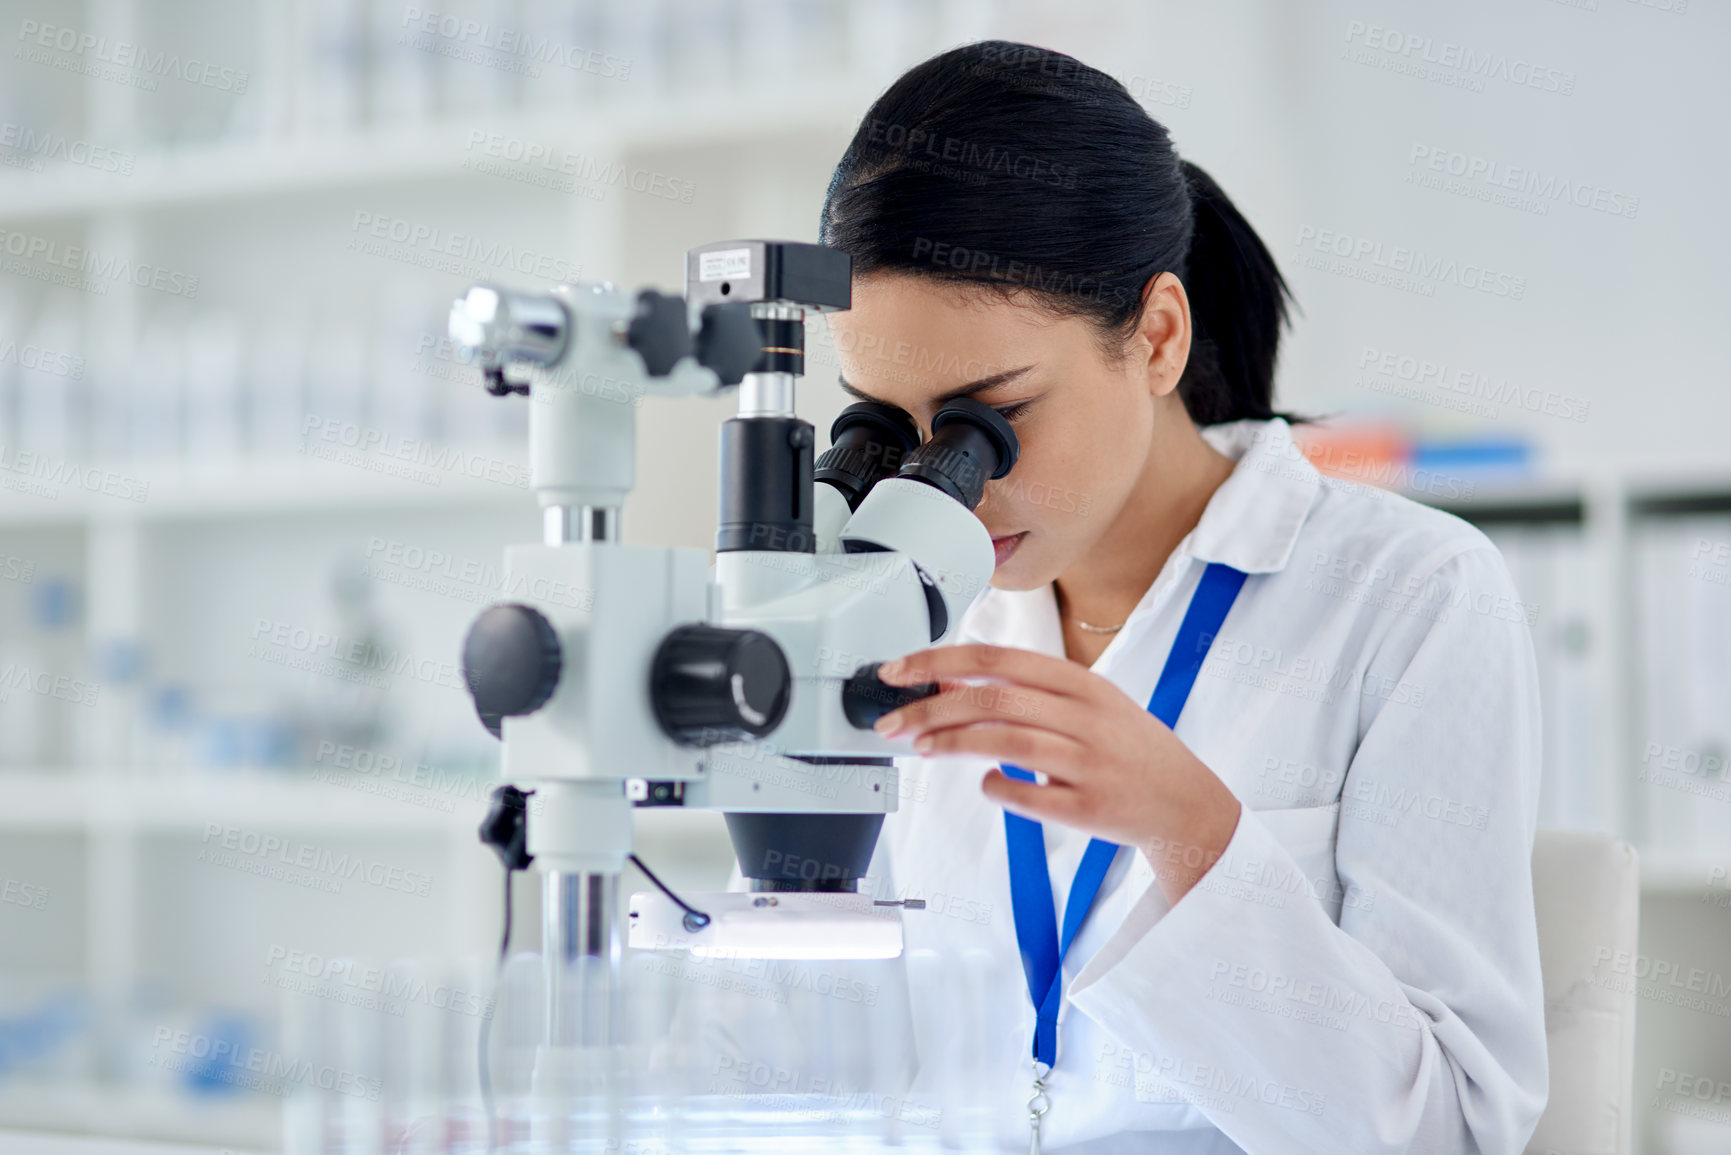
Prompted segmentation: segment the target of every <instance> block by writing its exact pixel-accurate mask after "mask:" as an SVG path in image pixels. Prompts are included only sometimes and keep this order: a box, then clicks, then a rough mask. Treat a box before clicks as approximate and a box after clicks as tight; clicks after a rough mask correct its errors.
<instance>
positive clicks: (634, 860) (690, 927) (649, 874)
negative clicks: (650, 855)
mask: <svg viewBox="0 0 1731 1155" xmlns="http://www.w3.org/2000/svg"><path fill="white" fill-rule="evenodd" d="M626 857H628V858H630V859H631V865H633V866H635V867H636V868H637V869H638V870H641V871H642V872H643V876H644V877H645V878H647V879H648V880H649V881H650V882H653V883H654V884H655V889H657V890H659V891H660V892H661V893H662V894H665V895H666V896H667V897H668V898H670V899H672V900H673V903H674V905H676V906H678V907H679V909H680V910H683V911H684V912H685V918H684V920H683V921H684V923H685V929H686V931H687V932H689V933H691V934H696V933H697V932H698V931H700V930H702V929H703V928H704V927H706V926H708V925H709V916H708V915H707V914H704V913H703V912H702V911H701V910H698V909H697V908H696V907H694V906H687V905H686V903H685V901H684V900H683V899H681V898H680V897H679V896H678V895H677V894H674V893H673V892H672V891H671V890H669V889H668V888H667V884H666V883H665V882H662V881H661V880H660V879H659V878H656V877H655V872H654V871H652V870H650V869H649V868H648V867H647V866H644V865H643V860H642V859H641V858H639V857H637V856H636V855H635V854H631V855H627V856H626Z"/></svg>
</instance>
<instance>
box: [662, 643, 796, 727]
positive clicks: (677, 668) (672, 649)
mask: <svg viewBox="0 0 1731 1155" xmlns="http://www.w3.org/2000/svg"><path fill="white" fill-rule="evenodd" d="M792 695H793V671H792V670H791V669H789V667H788V664H787V657H786V655H784V654H783V653H782V652H781V647H780V646H778V645H777V644H776V642H775V639H774V638H772V637H770V636H769V635H768V634H764V633H759V632H758V631H757V630H730V629H724V628H722V627H719V626H705V625H695V624H694V625H685V626H680V627H678V628H677V629H675V630H674V631H673V632H672V633H670V634H668V635H667V637H665V638H663V639H662V641H661V645H660V646H659V647H658V648H657V649H656V651H655V657H654V659H653V660H652V661H651V662H650V667H649V701H650V703H651V705H652V707H653V708H654V710H655V720H656V721H657V722H659V723H660V724H661V729H662V730H663V731H664V732H665V733H666V734H667V736H668V737H669V738H672V739H673V740H674V741H675V742H678V743H679V744H680V745H682V746H714V745H716V744H717V743H720V742H743V741H747V740H749V739H752V738H762V737H763V736H764V735H766V734H769V733H771V732H772V731H774V729H775V728H776V727H777V726H779V725H781V720H782V718H783V716H785V715H786V714H787V703H788V699H789V698H791V697H792Z"/></svg>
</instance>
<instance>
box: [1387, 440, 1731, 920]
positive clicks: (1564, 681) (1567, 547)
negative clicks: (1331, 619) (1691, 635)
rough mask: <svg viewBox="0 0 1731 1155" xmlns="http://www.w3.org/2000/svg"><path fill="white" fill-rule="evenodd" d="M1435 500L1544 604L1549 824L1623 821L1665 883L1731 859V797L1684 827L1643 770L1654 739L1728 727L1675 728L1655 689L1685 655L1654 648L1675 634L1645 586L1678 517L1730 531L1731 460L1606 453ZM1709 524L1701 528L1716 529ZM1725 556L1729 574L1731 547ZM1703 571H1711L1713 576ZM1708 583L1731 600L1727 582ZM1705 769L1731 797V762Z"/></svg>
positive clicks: (1669, 644)
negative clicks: (1580, 465)
mask: <svg viewBox="0 0 1731 1155" xmlns="http://www.w3.org/2000/svg"><path fill="white" fill-rule="evenodd" d="M1412 496H1415V497H1417V498H1419V499H1421V500H1423V497H1422V495H1416V494H1415V495H1412ZM1431 503H1432V504H1435V505H1438V506H1439V507H1440V508H1444V509H1447V510H1448V511H1449V512H1451V513H1454V514H1456V515H1457V516H1459V517H1461V518H1463V519H1465V520H1467V521H1469V522H1472V523H1473V524H1475V525H1477V526H1479V527H1480V528H1482V529H1484V530H1485V532H1486V533H1487V534H1488V535H1489V536H1490V537H1491V538H1492V540H1493V541H1495V542H1496V543H1497V545H1498V547H1499V549H1501V550H1502V551H1503V553H1504V556H1505V557H1506V558H1507V559H1508V560H1509V562H1510V567H1511V570H1512V571H1513V573H1514V576H1515V580H1516V584H1517V586H1518V587H1519V588H1520V590H1521V593H1522V596H1523V598H1525V599H1528V600H1529V601H1530V602H1531V603H1532V604H1533V605H1534V607H1535V609H1536V615H1535V616H1536V620H1535V622H1534V626H1533V628H1534V641H1535V649H1536V651H1537V653H1538V657H1539V664H1540V677H1541V687H1542V692H1543V694H1544V701H1545V706H1546V711H1547V718H1546V732H1545V742H1546V747H1547V760H1546V781H1545V783H1544V788H1543V791H1542V794H1541V803H1540V805H1541V814H1540V819H1539V821H1540V824H1541V825H1556V826H1580V827H1586V828H1595V829H1603V830H1611V831H1614V832H1616V833H1617V834H1619V835H1620V836H1621V837H1623V838H1625V839H1627V840H1628V841H1630V842H1631V843H1633V844H1634V845H1635V846H1636V847H1637V849H1639V850H1640V852H1641V854H1642V858H1643V861H1642V875H1643V881H1644V885H1645V886H1647V887H1648V888H1649V889H1651V890H1652V891H1654V892H1656V893H1675V892H1678V891H1685V890H1691V889H1692V890H1695V891H1700V890H1702V889H1704V888H1705V887H1706V886H1707V885H1708V879H1709V872H1710V871H1712V870H1713V869H1714V868H1715V867H1718V868H1720V869H1721V870H1723V868H1724V867H1725V866H1726V865H1727V864H1731V824H1727V823H1726V822H1724V821H1722V820H1719V819H1723V818H1725V817H1727V816H1731V806H1726V805H1723V804H1721V805H1720V806H1718V807H1715V806H1712V805H1711V801H1710V800H1709V801H1708V802H1707V803H1705V804H1704V805H1705V806H1706V812H1705V815H1704V816H1703V819H1702V821H1701V822H1700V823H1699V824H1698V826H1696V827H1694V828H1680V827H1679V825H1678V823H1677V821H1676V819H1677V815H1676V814H1674V813H1668V812H1667V807H1666V805H1665V803H1666V801H1667V798H1668V795H1669V793H1675V791H1671V790H1669V788H1668V787H1666V786H1664V785H1660V784H1655V783H1653V782H1652V781H1650V780H1643V778H1642V776H1641V774H1640V771H1641V769H1642V768H1643V766H1644V764H1645V761H1646V760H1647V751H1648V749H1649V745H1650V744H1651V743H1656V742H1657V743H1661V744H1667V743H1670V744H1675V743H1681V744H1682V746H1684V747H1686V748H1688V749H1689V750H1691V751H1693V752H1695V753H1711V752H1712V751H1713V750H1714V749H1723V748H1724V746H1723V745H1716V743H1725V742H1727V741H1728V740H1731V738H1728V736H1727V735H1726V733H1725V730H1724V729H1723V728H1722V727H1720V728H1716V727H1714V726H1712V725H1710V724H1707V723H1705V722H1698V723H1696V724H1697V725H1698V726H1699V725H1706V727H1707V728H1706V731H1704V732H1699V733H1696V734H1694V735H1693V736H1690V735H1688V734H1679V733H1678V732H1677V723H1676V720H1675V719H1674V718H1672V717H1669V716H1667V715H1666V713H1665V710H1664V706H1665V703H1664V702H1662V701H1661V700H1660V699H1661V698H1663V697H1664V696H1665V695H1667V694H1668V693H1669V692H1670V690H1672V689H1674V688H1675V687H1665V686H1663V685H1662V684H1661V682H1660V679H1661V677H1662V672H1663V671H1664V670H1665V669H1666V668H1667V667H1669V668H1672V669H1673V670H1674V669H1675V668H1676V658H1675V657H1674V656H1665V655H1662V654H1659V653H1656V652H1655V648H1658V649H1659V650H1664V651H1667V653H1669V651H1670V650H1674V649H1675V647H1676V644H1677V639H1676V638H1661V637H1656V636H1655V634H1654V629H1655V626H1656V625H1659V624H1660V623H1657V622H1655V620H1654V619H1653V615H1652V612H1651V611H1652V608H1653V606H1654V605H1655V604H1660V605H1663V604H1665V603H1666V601H1667V594H1666V593H1665V592H1664V591H1655V590H1654V589H1652V588H1650V586H1651V577H1652V574H1651V573H1647V574H1644V573H1643V567H1644V566H1645V567H1646V568H1647V569H1648V570H1651V568H1652V565H1653V563H1654V559H1653V558H1652V557H1651V556H1650V554H1651V549H1652V546H1651V538H1652V535H1653V533H1654V532H1655V531H1661V532H1662V531H1666V530H1675V528H1676V527H1677V525H1678V519H1680V518H1688V517H1707V518H1712V517H1715V516H1717V517H1718V518H1719V519H1720V522H1719V524H1720V525H1721V526H1722V529H1720V530H1719V531H1718V536H1717V537H1699V535H1698V540H1701V541H1707V542H1708V543H1709V544H1710V545H1711V544H1713V543H1716V542H1725V541H1731V471H1726V470H1723V469H1717V468H1714V467H1712V466H1705V467H1694V468H1682V467H1679V466H1678V465H1677V464H1676V463H1672V462H1663V461H1625V462H1620V463H1598V464H1596V465H1595V466H1594V467H1593V468H1592V469H1591V470H1590V471H1586V470H1582V471H1572V470H1567V469H1558V470H1552V471H1549V472H1547V473H1546V474H1545V475H1544V476H1543V477H1540V478H1534V479H1526V480H1513V481H1491V482H1489V483H1486V484H1482V485H1479V486H1477V487H1476V489H1475V490H1474V492H1473V494H1472V497H1471V499H1470V500H1467V501H1453V502H1445V501H1434V500H1433V501H1432V502H1431ZM1709 526H1710V523H1700V525H1699V526H1698V529H1699V531H1700V532H1701V533H1711V532H1714V531H1713V530H1711V528H1709ZM1727 548H1728V549H1731V547H1727ZM1684 560H1686V559H1683V558H1680V557H1672V558H1669V559H1667V560H1666V561H1665V562H1661V563H1660V564H1661V566H1662V567H1665V566H1668V567H1669V572H1668V574H1667V576H1668V577H1670V578H1673V579H1682V578H1683V576H1684V574H1683V566H1682V565H1681V564H1679V563H1681V562H1683V561H1684ZM1720 568H1721V569H1725V570H1726V575H1727V576H1731V567H1728V566H1726V565H1725V564H1724V562H1723V561H1722V562H1721V566H1720ZM1694 580H1698V581H1701V582H1704V583H1711V582H1712V577H1711V575H1702V576H1701V577H1699V578H1696V579H1694ZM1719 581H1720V583H1723V582H1724V581H1725V577H1724V576H1722V577H1721V578H1720V579H1719ZM1706 592H1707V594H1708V595H1709V597H1711V595H1712V594H1713V593H1715V592H1719V593H1722V594H1723V595H1724V597H1725V599H1726V600H1727V601H1728V602H1731V590H1724V591H1714V590H1711V589H1710V588H1708V589H1707V590H1706ZM1728 608H1731V607H1728ZM1665 624H1668V625H1670V626H1672V627H1675V626H1677V625H1679V624H1680V623H1678V622H1676V621H1674V620H1672V621H1669V622H1667V623H1665ZM1704 746H1705V747H1708V749H1706V750H1703V747H1704ZM1697 777H1699V778H1700V779H1701V780H1702V784H1707V783H1708V781H1709V780H1712V781H1717V782H1719V783H1720V784H1721V786H1723V787H1724V788H1725V790H1726V794H1725V797H1726V798H1731V774H1723V773H1722V772H1717V771H1712V770H1711V767H1709V770H1708V771H1707V772H1697ZM1680 780H1681V781H1684V782H1685V784H1686V779H1680ZM1697 809H1699V808H1697Z"/></svg>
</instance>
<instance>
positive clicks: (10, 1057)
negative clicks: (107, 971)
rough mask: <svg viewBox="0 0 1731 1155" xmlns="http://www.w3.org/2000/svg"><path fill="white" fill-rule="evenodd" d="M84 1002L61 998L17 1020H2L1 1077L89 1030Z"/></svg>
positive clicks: (70, 997) (20, 1016)
mask: <svg viewBox="0 0 1731 1155" xmlns="http://www.w3.org/2000/svg"><path fill="white" fill-rule="evenodd" d="M85 1021H86V1014H85V1006H84V1001H83V1000H82V999H81V998H79V997H78V996H77V995H71V994H60V995H54V996H52V997H50V998H48V999H47V1000H45V1001H44V1002H43V1003H42V1005H41V1006H39V1007H37V1008H36V1009H35V1010H32V1011H29V1012H27V1013H25V1014H22V1015H19V1016H17V1017H16V1018H0V1077H3V1076H5V1075H6V1074H7V1072H9V1071H11V1070H13V1069H14V1068H17V1067H23V1066H25V1065H27V1064H28V1063H30V1062H31V1061H32V1060H35V1059H41V1058H43V1057H45V1056H47V1055H51V1054H53V1053H54V1052H55V1051H56V1050H57V1049H59V1048H60V1047H61V1046H62V1045H64V1044H65V1043H66V1042H67V1041H68V1040H70V1039H72V1038H73V1037H74V1036H76V1035H77V1034H78V1032H79V1031H80V1030H82V1029H83V1028H84V1026H85Z"/></svg>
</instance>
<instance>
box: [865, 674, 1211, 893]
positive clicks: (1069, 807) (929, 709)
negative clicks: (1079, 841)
mask: <svg viewBox="0 0 1731 1155" xmlns="http://www.w3.org/2000/svg"><path fill="white" fill-rule="evenodd" d="M878 677H879V678H881V679H882V680H883V681H885V682H888V683H890V684H892V685H903V686H911V685H918V684H920V683H922V682H937V683H938V684H939V686H940V687H941V689H940V692H939V693H937V694H934V695H933V696H931V697H929V698H922V699H921V700H920V701H918V702H913V703H910V704H909V705H906V706H903V707H901V708H900V709H899V710H894V711H892V712H890V713H889V714H886V715H885V716H884V717H883V718H881V719H880V720H879V721H878V723H877V726H876V730H877V732H878V733H879V734H881V735H883V736H884V737H900V738H910V739H912V740H913V744H914V749H915V751H917V752H918V753H920V754H923V755H927V756H930V757H936V756H939V755H944V754H967V755H978V756H984V757H988V758H995V759H997V760H999V761H1000V762H1008V763H1011V764H1013V765H1016V766H1020V767H1021V768H1022V769H1024V770H1031V771H1035V772H1038V773H1041V774H1044V775H1045V776H1046V779H1047V781H1046V784H1044V785H1040V784H1037V783H1033V782H1021V781H1017V780H1016V779H1014V778H1010V777H1008V776H1006V775H1005V774H1004V773H1003V771H1001V770H999V769H998V768H997V767H993V768H992V769H991V770H990V771H989V772H988V773H987V774H986V776H985V778H983V779H982V780H981V782H980V789H981V790H982V791H983V792H984V793H985V795H986V797H988V798H990V799H991V800H992V801H994V802H996V803H998V804H999V805H1000V806H1002V807H1004V808H1005V809H1007V810H1010V811H1013V812H1014V813H1017V814H1020V815H1022V816H1023V817H1026V818H1033V819H1038V820H1040V821H1048V820H1049V821H1052V822H1061V823H1063V824H1064V825H1065V826H1070V827H1074V828H1075V829H1077V830H1081V831H1085V832H1086V833H1088V834H1091V835H1094V836H1097V837H1100V838H1105V839H1108V840H1109V841H1112V842H1117V843H1121V844H1124V845H1128V846H1134V847H1136V848H1138V849H1139V850H1141V851H1142V853H1143V854H1144V855H1146V856H1147V858H1148V862H1149V864H1150V865H1151V866H1152V867H1153V868H1154V873H1155V876H1156V877H1157V878H1159V880H1160V884H1161V887H1162V889H1164V890H1165V892H1166V897H1167V899H1168V900H1169V901H1171V902H1172V903H1177V901H1178V900H1179V899H1180V898H1182V897H1183V896H1184V895H1185V894H1186V893H1187V892H1188V891H1189V890H1190V888H1191V887H1192V886H1194V885H1195V884H1196V882H1197V880H1198V879H1200V878H1201V877H1202V876H1203V875H1204V874H1206V873H1207V872H1208V868H1209V867H1210V866H1211V865H1213V863H1214V861H1215V860H1216V859H1217V858H1219V857H1220V855H1221V854H1222V853H1224V852H1225V850H1226V844H1227V843H1228V842H1230V841H1231V839H1232V832H1233V831H1234V830H1236V829H1237V827H1238V815H1239V804H1238V799H1237V798H1235V797H1233V794H1232V792H1231V791H1230V790H1228V789H1227V788H1226V784H1225V783H1223V782H1221V781H1220V779H1219V778H1218V777H1216V776H1215V774H1214V772H1213V771H1212V770H1210V769H1209V768H1208V767H1207V766H1206V765H1204V764H1203V762H1202V761H1201V759H1199V758H1197V757H1196V755H1194V754H1192V753H1191V752H1190V750H1189V748H1188V747H1186V746H1185V745H1184V743H1182V742H1180V741H1179V740H1178V738H1177V736H1176V735H1175V734H1173V733H1172V731H1171V730H1170V729H1168V728H1167V727H1166V725H1165V724H1164V723H1162V722H1161V721H1160V719H1158V718H1156V717H1154V715H1152V714H1150V713H1149V712H1148V711H1147V710H1145V709H1143V708H1142V707H1141V706H1139V705H1137V704H1136V703H1135V702H1133V701H1131V700H1130V699H1129V698H1128V697H1126V696H1125V695H1124V692H1123V691H1122V690H1120V689H1118V687H1117V686H1114V685H1113V684H1112V683H1111V682H1109V681H1107V680H1106V679H1105V678H1102V677H1101V676H1100V675H1098V674H1096V673H1094V672H1093V671H1092V670H1088V669H1085V668H1084V667H1082V666H1080V665H1078V664H1077V663H1075V662H1071V661H1068V660H1066V659H1063V658H1054V657H1051V656H1049V655H1046V654H1036V653H1032V652H1030V651H1028V650H1017V649H1009V648H1006V647H1003V646H984V645H970V646H940V647H938V648H936V649H931V650H922V651H920V652H919V653H917V654H910V655H909V656H908V657H906V658H903V659H901V660H899V661H895V662H886V663H884V665H883V666H882V667H881V668H880V669H879V671H878ZM964 679H975V680H976V681H975V682H973V683H970V682H968V681H964ZM979 679H985V680H986V683H985V684H980V683H979V682H978V681H977V680H979Z"/></svg>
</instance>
